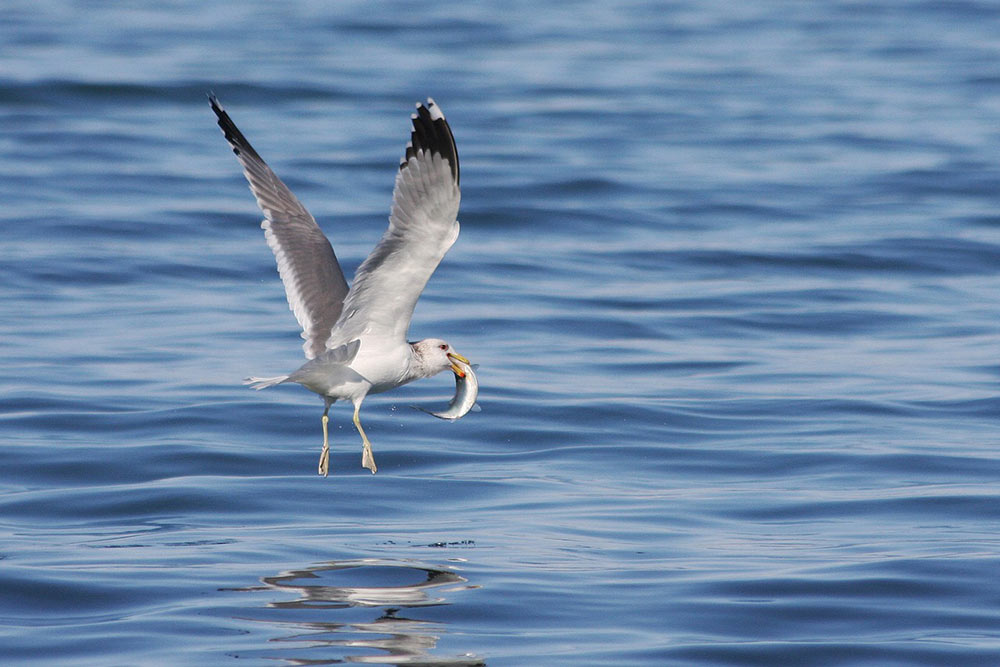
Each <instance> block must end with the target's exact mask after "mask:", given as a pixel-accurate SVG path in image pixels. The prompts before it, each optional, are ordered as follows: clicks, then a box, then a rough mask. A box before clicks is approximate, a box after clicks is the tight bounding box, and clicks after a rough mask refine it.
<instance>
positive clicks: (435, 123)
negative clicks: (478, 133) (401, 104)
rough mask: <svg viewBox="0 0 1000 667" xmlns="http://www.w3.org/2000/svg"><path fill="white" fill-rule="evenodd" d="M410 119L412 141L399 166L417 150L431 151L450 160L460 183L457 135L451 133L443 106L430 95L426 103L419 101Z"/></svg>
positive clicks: (452, 170) (453, 173) (453, 171)
mask: <svg viewBox="0 0 1000 667" xmlns="http://www.w3.org/2000/svg"><path fill="white" fill-rule="evenodd" d="M410 120H411V122H412V123H413V131H412V132H411V133H410V143H409V144H408V145H407V146H406V156H405V157H404V158H403V160H402V162H400V163H399V168H400V169H402V168H403V167H405V166H406V164H407V162H408V161H409V160H410V159H411V158H412V157H413V156H414V155H416V153H417V151H420V150H425V151H429V152H430V153H431V154H435V153H436V154H438V155H440V156H441V157H442V158H444V159H445V160H447V161H448V164H449V166H450V167H451V175H452V177H454V179H455V183H456V185H457V184H459V183H460V176H461V170H460V169H459V166H458V149H457V148H456V147H455V136H454V135H453V134H452V133H451V126H450V125H448V121H447V119H446V118H445V117H444V114H443V113H442V112H441V107H439V106H438V105H437V103H436V102H435V101H434V100H433V99H432V98H430V97H428V98H427V103H426V104H423V103H421V102H417V112H416V113H415V114H411V115H410Z"/></svg>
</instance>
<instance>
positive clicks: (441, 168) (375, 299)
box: [327, 98, 461, 347]
mask: <svg viewBox="0 0 1000 667" xmlns="http://www.w3.org/2000/svg"><path fill="white" fill-rule="evenodd" d="M411 119H412V123H413V131H412V132H411V134H410V143H409V144H408V145H407V147H406V155H405V156H404V158H403V160H402V161H401V162H400V165H399V172H398V173H397V174H396V186H395V189H394V190H393V194H392V213H391V214H390V216H389V228H388V229H387V230H386V232H385V234H384V235H383V236H382V238H381V240H379V242H378V244H377V245H376V246H375V249H374V250H372V252H371V254H370V255H368V258H367V259H365V261H364V262H363V263H362V264H361V266H360V267H358V270H357V273H356V274H355V276H354V283H353V285H352V287H351V291H350V292H348V294H347V298H346V299H345V300H344V312H343V313H342V315H341V317H340V320H339V321H338V322H337V325H336V327H335V328H334V330H333V332H332V335H331V337H330V340H329V341H327V346H328V347H335V346H337V345H340V344H342V343H345V342H349V341H351V340H353V339H355V338H357V337H358V336H361V335H362V334H372V335H376V336H386V337H391V338H393V339H398V340H404V341H405V340H406V332H407V330H408V329H409V327H410V318H411V317H412V316H413V309H414V307H415V306H416V304H417V299H419V298H420V293H421V292H423V290H424V286H425V285H426V284H427V281H428V280H429V279H430V277H431V274H433V273H434V269H436V268H437V265H438V264H439V263H440V262H441V259H442V258H443V257H444V255H445V253H446V252H448V249H449V248H450V247H451V246H452V244H453V243H454V242H455V240H456V239H457V238H458V230H459V225H458V220H457V219H456V218H457V216H458V204H459V200H460V199H461V193H460V191H459V167H458V151H457V150H456V148H455V139H454V137H453V136H452V133H451V128H450V127H449V126H448V121H447V120H445V117H444V114H443V113H441V110H440V108H439V107H438V106H437V105H436V104H435V103H434V100H432V99H430V98H428V100H427V104H426V106H425V105H423V104H417V113H415V114H413V115H412V116H411Z"/></svg>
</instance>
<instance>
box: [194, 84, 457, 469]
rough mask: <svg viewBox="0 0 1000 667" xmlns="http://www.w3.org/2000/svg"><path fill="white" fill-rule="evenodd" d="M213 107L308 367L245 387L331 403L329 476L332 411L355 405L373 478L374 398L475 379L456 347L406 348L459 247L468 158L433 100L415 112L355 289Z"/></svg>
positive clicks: (317, 233)
mask: <svg viewBox="0 0 1000 667" xmlns="http://www.w3.org/2000/svg"><path fill="white" fill-rule="evenodd" d="M209 102H210V104H211V106H212V110H213V111H214V112H215V115H216V116H217V117H218V122H219V127H220V128H222V133H223V134H224V135H225V137H226V141H228V142H229V145H230V146H231V147H232V149H233V153H235V154H236V158H237V159H238V160H239V161H240V164H241V165H242V166H243V173H244V175H245V176H246V178H247V180H248V181H249V182H250V190H251V191H252V192H253V195H254V197H255V198H256V199H257V204H258V205H259V206H260V209H261V210H262V211H263V212H264V220H263V222H261V227H262V228H263V229H264V238H265V239H266V240H267V244H268V245H269V246H270V247H271V250H272V251H273V252H274V257H275V259H276V260H277V264H278V273H279V274H280V275H281V281H282V282H283V283H284V285H285V295H286V296H287V297H288V306H289V308H290V309H291V310H292V312H293V313H295V318H296V319H297V320H298V322H299V326H301V327H302V338H304V339H305V343H304V344H303V345H302V348H303V349H304V350H305V356H306V359H307V361H306V363H305V364H303V365H302V366H301V367H299V368H298V369H297V370H295V371H292V372H291V373H289V374H288V375H278V376H276V377H266V378H258V377H251V378H247V380H246V384H249V385H251V386H252V387H253V388H254V389H264V388H266V387H272V386H274V385H277V384H282V383H285V382H295V383H298V384H301V385H302V386H303V387H305V388H306V389H309V390H310V391H313V392H315V393H317V394H319V395H320V396H321V397H322V398H323V401H324V402H325V404H326V407H325V408H324V410H323V420H322V422H323V449H322V452H321V453H320V459H319V474H321V475H323V476H326V475H327V474H328V473H329V460H330V440H329V433H328V427H327V424H328V422H329V412H330V406H332V405H333V404H334V402H336V401H337V400H346V401H350V402H351V403H352V404H353V405H354V426H355V427H357V429H358V433H359V434H361V441H362V444H363V453H362V457H361V465H363V466H364V467H365V468H368V469H369V470H371V471H372V473H374V472H375V470H376V467H375V459H374V457H373V456H372V446H371V443H370V442H369V441H368V436H367V435H365V430H364V429H363V428H362V427H361V420H360V418H359V411H360V409H361V403H362V401H364V400H365V396H367V395H368V394H376V393H380V392H383V391H388V390H390V389H393V388H395V387H398V386H400V385H403V384H406V383H407V382H412V381H413V380H418V379H420V378H426V377H431V376H433V375H437V374H438V373H440V372H442V371H446V370H451V371H453V372H454V373H455V375H456V376H458V377H459V378H464V377H465V374H466V373H467V372H470V373H471V369H470V366H469V360H468V359H466V358H465V357H463V356H462V355H460V354H458V353H457V352H455V351H454V350H453V349H452V347H451V345H449V344H448V343H447V342H445V341H443V340H440V339H437V338H428V339H425V340H421V341H418V342H416V343H409V342H407V340H406V333H407V330H408V329H409V327H410V318H411V317H412V316H413V308H414V307H415V306H416V303H417V299H418V298H420V293H421V292H422V291H423V289H424V286H425V285H426V284H427V281H428V280H429V279H430V277H431V274H432V273H434V269H436V268H437V265H438V263H440V261H441V259H442V258H443V257H444V255H445V253H446V252H448V249H449V248H450V247H451V246H452V244H453V243H455V239H457V238H458V229H459V225H458V220H457V216H458V203H459V199H460V198H461V193H460V192H459V170H458V152H457V150H456V149H455V138H454V137H453V136H452V134H451V128H450V127H449V126H448V121H447V120H445V117H444V114H443V113H441V109H440V107H438V106H437V104H435V103H434V100H432V99H429V98H428V100H427V103H426V104H420V103H418V104H417V112H416V113H415V114H413V115H412V116H411V120H412V124H413V130H412V132H411V133H410V142H409V143H408V144H407V146H406V154H405V155H404V157H403V159H402V161H401V162H400V164H399V171H398V172H397V173H396V185H395V188H394V190H393V193H392V210H391V213H390V215H389V228H388V229H387V230H386V232H385V234H383V235H382V238H381V240H379V242H378V244H377V245H376V246H375V249H374V250H372V252H371V254H370V255H368V258H367V259H365V261H364V262H363V263H362V264H361V266H360V267H358V270H357V272H356V273H355V275H354V283H353V285H351V287H350V289H348V286H347V281H346V280H345V279H344V273H343V271H342V270H341V268H340V264H339V263H338V262H337V256H336V255H335V254H334V252H333V247H332V246H331V245H330V242H329V241H328V240H327V238H326V236H324V235H323V232H322V231H321V230H320V228H319V226H318V225H317V224H316V221H315V220H314V219H313V217H312V215H310V214H309V211H307V210H306V209H305V207H304V206H303V205H302V204H301V203H300V202H299V200H298V199H297V198H296V197H295V195H293V194H292V192H291V191H290V190H289V189H288V187H286V186H285V184H284V183H282V182H281V179H279V178H278V176H277V175H276V174H275V173H274V172H273V171H271V168H270V167H268V166H267V164H266V163H265V162H264V160H263V159H262V158H261V157H260V155H258V153H257V151H255V150H254V149H253V146H251V145H250V142H249V141H247V139H246V137H244V136H243V133H242V132H240V131H239V129H238V128H237V127H236V125H235V124H234V123H233V121H232V119H231V118H230V117H229V114H228V113H226V111H225V109H223V108H222V105H221V104H219V101H218V100H217V99H216V97H215V96H214V95H209Z"/></svg>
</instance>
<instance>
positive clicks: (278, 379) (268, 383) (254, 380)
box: [243, 375, 288, 391]
mask: <svg viewBox="0 0 1000 667" xmlns="http://www.w3.org/2000/svg"><path fill="white" fill-rule="evenodd" d="M287 379H288V376H287V375H275V376H274V377H272V378H258V377H249V378H244V380H243V384H248V385H250V386H251V387H252V388H254V389H256V390H257V391H260V390H261V389H267V388H268V387H273V386H274V385H276V384H281V383H282V382H284V381H285V380H287Z"/></svg>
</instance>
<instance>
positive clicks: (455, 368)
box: [448, 352, 470, 378]
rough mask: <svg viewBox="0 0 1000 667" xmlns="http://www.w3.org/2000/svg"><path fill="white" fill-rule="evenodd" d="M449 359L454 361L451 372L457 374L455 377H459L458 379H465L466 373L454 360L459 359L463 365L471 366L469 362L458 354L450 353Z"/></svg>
mask: <svg viewBox="0 0 1000 667" xmlns="http://www.w3.org/2000/svg"><path fill="white" fill-rule="evenodd" d="M448 358H449V359H452V360H453V361H452V364H451V370H452V372H453V373H455V375H457V376H458V377H460V378H464V377H465V371H463V370H462V369H461V368H459V366H458V364H456V363H454V360H455V359H457V360H458V361H461V362H462V363H463V364H465V365H467V366H468V365H470V364H469V360H468V359H466V358H465V357H463V356H462V355H460V354H457V353H455V352H449V353H448Z"/></svg>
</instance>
